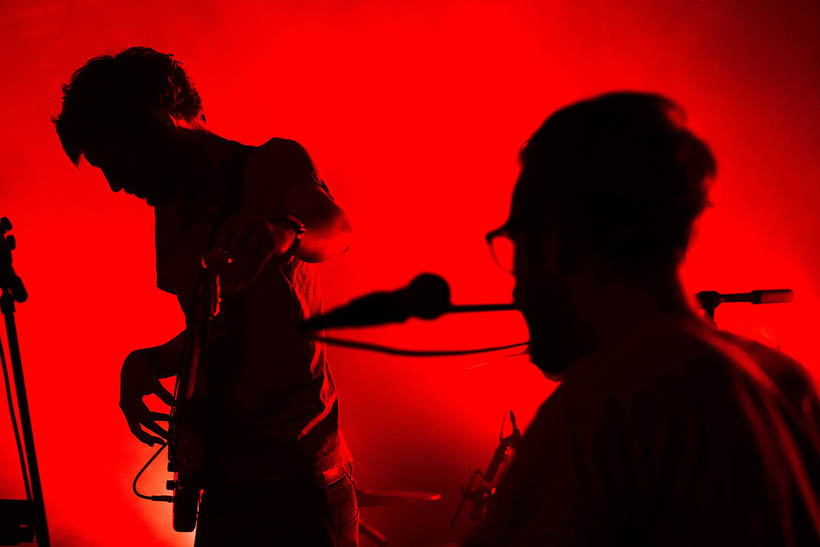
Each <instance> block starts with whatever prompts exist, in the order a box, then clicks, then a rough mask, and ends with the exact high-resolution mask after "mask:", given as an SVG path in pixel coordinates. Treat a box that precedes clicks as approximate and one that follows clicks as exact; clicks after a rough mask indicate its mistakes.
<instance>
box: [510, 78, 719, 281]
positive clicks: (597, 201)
mask: <svg viewBox="0 0 820 547" xmlns="http://www.w3.org/2000/svg"><path fill="white" fill-rule="evenodd" d="M683 122H684V113H683V111H682V110H681V108H680V107H678V106H677V105H676V104H675V103H674V102H672V101H671V100H669V99H667V98H665V97H662V96H660V95H656V94H650V93H637V92H616V93H608V94H605V95H600V96H598V97H594V98H591V99H587V100H584V101H580V102H577V103H574V104H572V105H569V106H567V107H565V108H563V109H561V110H559V111H557V112H555V113H554V114H553V115H551V116H550V117H549V118H547V120H546V121H545V122H544V124H543V125H542V126H541V127H540V128H539V129H538V130H537V131H536V132H535V134H534V135H533V136H532V138H531V139H530V140H529V141H528V142H527V143H526V144H525V145H524V147H523V148H522V150H521V155H520V160H521V166H522V169H521V176H520V178H519V182H518V185H517V187H516V196H515V199H514V207H516V209H517V211H513V216H514V217H516V216H519V217H523V218H524V219H525V222H526V224H527V225H528V226H530V227H534V226H538V225H539V224H541V225H542V227H543V224H544V223H545V222H547V223H550V224H549V225H550V227H553V228H555V229H557V230H559V233H560V235H561V237H562V239H563V240H564V241H568V242H569V243H571V244H572V243H578V244H581V245H582V246H583V247H585V248H587V249H589V250H591V251H592V252H593V253H595V254H596V255H598V256H599V257H601V258H602V259H604V260H605V261H606V262H607V263H609V264H611V266H612V267H613V268H614V269H615V270H617V271H621V272H627V273H629V272H636V271H644V270H656V269H663V268H665V267H668V266H674V265H676V264H678V263H679V262H680V260H681V259H682V258H683V256H684V254H685V252H686V248H687V246H688V243H689V237H690V233H691V229H692V223H693V221H694V220H695V218H696V217H697V216H698V215H699V214H700V213H701V212H702V211H703V209H704V208H705V207H706V206H707V205H708V197H707V193H708V188H707V181H708V179H709V178H711V177H713V176H714V175H715V173H716V170H717V167H716V162H715V158H714V156H713V155H712V153H711V151H710V150H709V147H708V146H707V145H706V144H705V143H704V142H703V141H702V140H700V139H699V138H698V137H696V136H695V135H694V134H693V133H692V132H691V131H689V130H688V129H686V128H685V127H684V126H683Z"/></svg>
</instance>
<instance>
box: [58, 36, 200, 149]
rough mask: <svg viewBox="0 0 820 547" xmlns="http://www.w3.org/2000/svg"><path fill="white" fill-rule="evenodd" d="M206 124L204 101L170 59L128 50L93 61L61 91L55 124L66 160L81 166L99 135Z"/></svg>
mask: <svg viewBox="0 0 820 547" xmlns="http://www.w3.org/2000/svg"><path fill="white" fill-rule="evenodd" d="M197 118H201V119H202V120H204V119H205V118H204V116H203V115H202V101H201V100H200V98H199V94H198V93H197V91H196V89H194V86H193V85H192V84H191V81H190V80H189V79H188V76H187V75H186V74H185V71H184V70H183V69H182V66H181V64H180V63H179V62H177V61H176V60H175V59H174V58H173V56H172V55H169V54H166V53H159V52H157V51H155V50H153V49H150V48H147V47H132V48H128V49H126V50H125V51H123V52H121V53H119V54H117V55H114V56H112V55H103V56H100V57H94V58H93V59H91V60H89V61H88V62H87V63H86V64H85V65H83V66H82V67H81V68H79V69H78V70H77V71H76V72H74V74H73V75H72V76H71V81H70V82H69V83H67V84H65V85H64V86H63V108H62V112H60V114H59V115H58V116H57V117H55V118H54V119H53V121H54V124H55V126H56V129H57V135H59V137H60V142H61V143H62V145H63V150H65V152H66V154H67V155H68V157H69V158H70V159H71V161H72V162H74V163H75V164H79V161H80V156H81V155H82V154H83V152H84V151H85V148H86V145H87V143H88V141H89V139H91V138H93V137H94V135H95V134H97V132H99V131H101V130H114V131H118V132H120V133H123V132H125V133H126V134H128V133H131V134H134V133H139V132H141V131H143V130H145V129H146V128H147V127H148V125H149V124H151V123H152V122H154V123H155V122H156V121H157V120H160V121H164V122H165V123H168V122H170V121H171V119H175V120H185V121H186V122H189V123H191V122H194V121H195V120H196V119H197Z"/></svg>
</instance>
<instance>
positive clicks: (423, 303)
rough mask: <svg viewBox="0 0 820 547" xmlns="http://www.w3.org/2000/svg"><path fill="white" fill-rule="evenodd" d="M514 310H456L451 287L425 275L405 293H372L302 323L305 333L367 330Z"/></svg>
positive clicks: (493, 306)
mask: <svg viewBox="0 0 820 547" xmlns="http://www.w3.org/2000/svg"><path fill="white" fill-rule="evenodd" d="M513 309H515V307H514V305H513V304H479V305H466V306H454V305H453V304H451V303H450V285H448V284H447V281H445V280H444V278H442V277H441V276H438V275H435V274H431V273H423V274H421V275H419V276H417V277H416V278H415V279H413V280H412V281H411V282H410V284H409V285H407V286H406V287H404V288H402V289H398V290H395V291H389V292H388V291H384V292H374V293H370V294H367V295H365V296H362V297H360V298H357V299H355V300H353V301H351V302H350V303H349V304H347V305H345V306H341V307H339V308H336V309H334V310H331V311H329V312H327V313H323V314H320V315H316V316H314V317H310V318H308V319H306V320H305V321H304V322H302V329H303V330H305V331H317V330H324V329H333V328H345V327H368V326H376V325H386V324H389V323H402V322H404V321H407V320H408V319H410V318H411V317H416V318H420V319H437V318H439V317H441V316H442V315H444V314H445V313H457V312H481V311H504V310H513Z"/></svg>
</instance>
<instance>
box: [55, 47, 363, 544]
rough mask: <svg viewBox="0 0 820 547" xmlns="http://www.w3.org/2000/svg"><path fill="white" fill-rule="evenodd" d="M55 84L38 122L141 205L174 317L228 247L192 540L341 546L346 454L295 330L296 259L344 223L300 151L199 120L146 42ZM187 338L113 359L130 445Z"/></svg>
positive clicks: (191, 100)
mask: <svg viewBox="0 0 820 547" xmlns="http://www.w3.org/2000/svg"><path fill="white" fill-rule="evenodd" d="M63 91H64V97H63V109H62V112H61V113H60V115H59V116H58V117H57V118H55V120H54V122H55V125H56V129H57V133H58V135H59V137H60V141H61V142H62V145H63V148H64V150H65V152H66V153H67V154H68V156H69V158H70V159H71V160H72V161H73V162H74V163H75V164H78V165H79V161H80V157H81V156H85V158H86V160H87V161H88V163H89V164H91V165H93V166H95V167H99V168H100V169H101V170H102V172H103V173H104V175H105V177H106V179H107V180H108V183H109V184H110V186H111V189H112V190H113V191H119V190H125V191H126V192H127V193H129V194H133V195H135V196H137V197H140V198H142V199H145V200H146V202H147V203H148V204H149V205H151V206H153V207H154V211H155V214H156V251H157V255H156V261H157V285H158V286H159V288H160V289H162V290H164V291H168V292H170V293H173V294H176V295H177V296H178V298H179V301H180V304H181V305H182V307H183V310H184V311H185V312H186V318H188V320H189V329H190V328H191V325H190V321H191V313H192V311H193V309H194V308H195V303H196V302H197V301H198V298H199V297H200V296H201V295H200V294H198V293H197V279H198V275H199V273H200V269H201V261H202V258H203V257H205V256H206V255H208V254H209V252H211V251H219V252H221V253H223V254H226V255H227V257H229V258H230V263H229V264H228V265H227V269H226V271H225V272H224V274H223V275H222V279H221V281H222V291H223V302H222V304H221V308H222V312H221V315H220V317H221V319H220V320H218V321H216V322H215V323H214V326H213V328H211V329H210V330H211V332H210V336H209V340H208V344H207V348H208V351H207V354H206V361H207V369H208V376H207V399H206V400H207V404H205V405H203V411H202V413H201V414H202V424H204V425H203V426H202V428H201V429H202V431H201V433H202V438H203V439H204V449H203V458H204V479H203V480H204V489H205V493H204V494H203V498H202V505H201V512H200V518H199V525H198V530H197V537H196V545H197V546H198V547H206V546H210V545H271V544H281V545H307V544H309V545H332V544H336V545H355V544H356V543H357V541H358V540H357V537H358V536H357V534H358V532H357V528H358V527H357V518H358V511H357V508H356V499H355V494H354V491H353V485H352V479H351V472H350V461H351V459H350V454H349V452H348V449H347V445H346V444H345V441H344V438H343V437H342V435H341V432H340V431H339V425H338V402H337V398H336V392H335V389H334V386H333V381H332V379H331V376H330V372H329V370H328V366H327V362H326V359H325V348H324V346H323V345H322V344H321V343H318V342H315V341H313V340H312V339H311V338H310V337H308V336H307V335H306V334H304V333H303V332H302V331H301V330H300V329H299V324H300V323H301V321H302V320H303V319H304V318H305V317H306V316H309V315H311V314H313V313H318V312H319V311H320V309H321V302H320V296H319V292H318V285H317V274H316V272H315V270H314V269H313V268H314V267H313V266H312V265H311V264H310V263H311V262H320V261H322V260H325V259H326V258H328V257H331V256H333V255H335V254H338V253H341V252H343V251H344V250H345V249H346V248H347V245H348V234H349V232H350V226H349V223H348V221H347V218H346V216H345V214H344V212H343V211H342V210H341V209H340V208H339V207H338V206H337V205H336V204H335V202H334V201H333V199H332V198H331V197H330V194H329V193H328V190H327V187H326V186H325V185H324V183H323V182H322V181H321V180H320V179H319V178H318V176H317V174H316V170H315V168H314V165H313V163H312V161H311V159H310V157H309V156H308V154H307V152H306V151H305V150H304V149H303V148H302V147H301V146H300V145H299V144H298V143H296V142H294V141H290V140H285V139H279V138H274V139H271V140H270V141H268V142H267V143H265V144H263V145H262V146H258V147H252V146H246V145H243V144H240V143H238V142H235V141H231V140H228V139H225V138H222V137H220V136H218V135H215V134H213V133H210V132H208V131H206V130H205V129H204V126H203V124H204V121H205V117H204V116H203V115H202V104H201V101H200V98H199V95H198V94H197V92H196V90H195V89H194V87H193V86H192V85H191V83H190V81H189V80H188V78H187V76H186V74H185V72H184V70H183V69H182V67H181V66H180V64H179V63H178V62H177V61H176V60H175V59H174V58H173V57H172V56H171V55H166V54H162V53H158V52H156V51H154V50H152V49H149V48H137V47H135V48H130V49H128V50H126V51H123V52H122V53H120V54H118V55H116V56H109V55H106V56H102V57H96V58H94V59H91V60H90V61H89V62H88V63H87V64H86V65H85V66H83V67H82V68H80V69H79V70H78V71H77V72H76V73H74V75H73V77H72V78H71V81H70V83H69V84H67V85H66V86H64V89H63ZM188 336H189V334H188V331H185V332H182V333H180V334H179V335H178V336H177V337H175V338H174V339H173V340H171V341H169V342H168V343H166V344H164V345H162V346H159V347H154V348H147V349H140V350H136V351H134V352H132V353H131V354H130V355H129V356H128V358H127V359H126V360H125V363H124V364H123V367H122V388H121V397H120V406H121V408H122V411H123V413H124V414H125V417H126V419H127V421H128V425H129V427H130V428H131V431H132V432H133V433H134V435H135V436H136V437H137V438H138V439H140V440H141V441H142V442H144V443H147V444H155V443H162V442H164V441H162V439H163V438H165V437H167V432H166V431H165V430H164V429H163V428H162V427H161V426H160V425H159V424H158V423H157V422H158V421H161V420H163V419H167V418H168V417H167V416H165V415H163V414H160V413H155V412H150V411H149V410H148V408H147V407H146V405H145V404H144V403H143V396H145V395H147V394H150V393H155V394H157V395H158V396H159V397H160V398H161V399H162V400H163V401H164V402H165V403H167V404H169V405H170V404H173V403H174V398H173V396H172V395H171V394H170V393H168V392H167V391H166V390H165V389H164V388H163V387H162V386H161V384H160V383H159V379H160V378H163V377H168V376H172V375H174V374H176V373H177V372H179V370H180V356H181V354H182V350H183V347H184V346H185V344H186V338H187V337H188ZM200 388H203V389H204V388H205V386H202V385H200V383H199V382H197V385H196V390H197V391H199V390H200Z"/></svg>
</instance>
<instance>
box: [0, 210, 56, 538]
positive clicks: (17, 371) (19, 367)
mask: <svg viewBox="0 0 820 547" xmlns="http://www.w3.org/2000/svg"><path fill="white" fill-rule="evenodd" d="M11 228H12V226H11V222H10V221H9V219H8V218H6V217H3V218H2V219H0V290H2V293H3V294H2V296H0V311H2V313H3V317H4V319H5V324H6V340H7V341H8V345H9V357H10V359H11V370H12V375H13V377H14V387H15V391H16V395H17V410H18V413H19V416H20V424H19V427H18V424H17V413H15V411H14V400H13V397H12V391H11V385H10V380H9V372H8V366H7V363H6V354H5V351H4V350H3V347H2V344H0V361H2V365H3V378H4V380H5V385H6V397H7V398H8V402H9V415H10V416H11V423H12V428H13V429H14V437H15V440H16V442H17V453H18V456H19V458H20V469H21V472H22V476H23V485H24V486H25V489H26V499H25V500H0V545H19V544H21V543H24V542H30V541H34V540H35V539H36V540H37V545H40V546H41V547H48V546H49V545H51V542H50V541H49V537H48V523H47V522H46V508H45V503H44V501H43V489H42V485H41V483H40V470H39V467H38V465H37V454H36V452H35V450H34V433H33V431H32V426H31V414H30V413H29V406H28V397H27V396H26V384H25V380H24V378H23V363H22V361H21V359H20V343H19V341H18V339H17V325H16V323H15V321H14V305H15V302H16V303H23V302H25V301H26V299H27V298H28V293H27V292H26V288H25V286H24V284H23V281H22V280H21V279H20V277H18V276H17V274H16V272H15V271H14V268H13V267H12V259H11V252H12V251H13V250H14V249H15V248H16V247H17V242H16V240H15V239H14V236H13V235H9V234H8V232H9V231H11ZM21 434H22V441H21Z"/></svg>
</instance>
